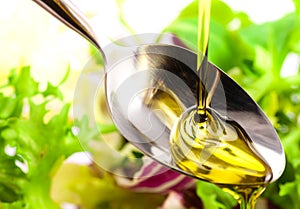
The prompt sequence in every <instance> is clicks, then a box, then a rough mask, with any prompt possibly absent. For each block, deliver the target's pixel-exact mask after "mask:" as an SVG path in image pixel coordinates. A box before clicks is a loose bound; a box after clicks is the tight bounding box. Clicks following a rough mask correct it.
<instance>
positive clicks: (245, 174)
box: [170, 0, 272, 209]
mask: <svg viewBox="0 0 300 209" xmlns="http://www.w3.org/2000/svg"><path fill="white" fill-rule="evenodd" d="M210 7H211V0H199V11H198V13H199V17H198V46H197V48H198V52H197V69H198V75H199V82H198V93H197V96H198V98H197V102H198V103H197V105H196V107H192V108H189V109H188V110H187V111H185V112H184V113H183V114H182V115H181V116H180V117H179V119H178V120H177V122H176V123H175V125H174V126H173V127H172V130H171V135H170V147H171V153H172V157H173V161H174V163H175V164H176V166H178V167H179V168H181V169H182V170H184V171H187V172H188V173H190V174H192V175H194V176H195V177H197V178H199V179H202V180H206V181H209V182H212V183H214V184H217V185H219V186H220V187H221V188H223V189H224V190H225V191H227V192H229V193H230V194H232V195H233V196H234V197H235V198H236V199H237V200H238V201H239V203H240V206H241V208H242V209H254V207H255V202H256V199H257V198H258V197H259V196H260V194H261V193H262V192H263V191H264V189H265V186H266V185H267V184H268V183H269V182H270V181H271V179H272V171H271V168H270V166H269V165H268V164H267V162H265V160H264V159H263V158H262V157H261V156H260V155H259V153H257V152H256V150H255V149H254V146H253V144H252V140H251V139H250V138H249V136H248V135H247V133H246V132H245V131H244V130H243V128H242V127H240V126H239V124H238V123H236V122H235V121H231V120H228V119H225V118H224V117H222V116H221V115H219V114H218V113H217V112H216V111H215V110H213V109H212V108H210V107H209V103H210V99H211V98H212V95H213V93H214V88H211V90H210V91H208V90H207V89H206V88H205V86H206V77H207V76H206V73H207V62H208V61H207V49H208V35H209V21H210Z"/></svg>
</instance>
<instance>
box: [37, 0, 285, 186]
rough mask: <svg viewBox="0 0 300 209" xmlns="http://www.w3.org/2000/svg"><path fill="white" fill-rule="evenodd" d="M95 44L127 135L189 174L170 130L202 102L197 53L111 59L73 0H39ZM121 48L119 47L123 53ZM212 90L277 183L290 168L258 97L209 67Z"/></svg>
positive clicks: (137, 50) (114, 112)
mask: <svg viewBox="0 0 300 209" xmlns="http://www.w3.org/2000/svg"><path fill="white" fill-rule="evenodd" d="M34 2H36V3H38V4H39V5H40V6H42V7H43V8H44V9H45V10H46V11H48V12H50V13H51V14H52V15H54V16H55V17H56V18H58V19H59V20H61V21H62V22H63V23H65V24H66V25H67V26H69V27H70V28H71V29H73V30H74V31H76V32H78V33H79V34H81V35H82V36H84V37H85V38H86V39H87V40H89V41H90V42H91V43H92V44H94V45H95V46H96V47H97V48H98V49H99V52H100V53H101V54H102V56H103V57H104V59H105V73H106V74H105V76H106V78H105V91H106V100H107V104H108V106H109V109H110V113H111V116H112V119H113V121H114V123H115V125H116V126H117V128H118V129H119V131H120V132H121V134H122V135H123V136H124V137H125V138H126V139H127V140H128V141H130V142H131V143H132V144H134V145H135V146H136V147H137V148H139V149H140V150H141V151H143V152H144V153H145V154H146V155H148V156H150V157H151V158H153V159H154V160H156V161H158V162H160V163H162V164H164V165H165V166H167V167H169V168H172V169H174V170H176V171H179V172H181V173H183V174H185V175H189V176H192V177H195V176H194V175H193V174H192V173H188V172H185V171H183V170H181V169H180V168H178V167H177V166H176V165H174V163H173V162H172V157H171V153H170V148H169V136H170V130H171V128H172V126H173V124H174V123H175V121H176V120H177V119H178V117H179V116H180V115H181V114H182V113H183V112H184V111H185V110H186V109H187V108H190V107H191V106H193V105H195V104H196V94H197V87H196V86H197V82H198V80H199V78H198V75H197V73H196V54H195V53H194V52H192V51H190V50H188V49H185V48H182V47H178V46H173V45H162V44H160V45H158V44H150V45H142V46H137V47H128V48H126V47H125V48H122V49H119V50H122V53H121V55H119V56H117V57H112V56H110V52H105V51H103V49H102V48H101V47H100V44H99V43H98V42H97V39H96V36H95V34H94V33H93V31H92V29H91V27H90V26H89V24H88V22H87V21H86V19H85V17H84V16H83V15H82V14H81V13H80V12H79V10H78V9H77V8H76V7H75V6H74V5H73V4H72V3H71V2H70V1H69V0H34ZM117 50H118V49H117ZM108 55H109V56H108ZM207 79H208V82H207V86H206V89H207V90H211V89H214V90H213V92H214V94H213V95H211V103H210V107H211V108H213V109H214V110H215V111H216V112H218V113H219V114H221V115H222V116H223V117H226V118H228V119H230V120H234V121H236V122H237V123H238V124H239V125H240V126H241V127H242V128H243V129H244V130H245V132H246V133H247V134H248V135H249V137H250V138H251V139H252V142H251V143H252V144H253V146H254V147H255V149H256V150H257V151H258V153H259V154H260V155H261V156H262V157H263V158H264V159H265V160H266V162H268V164H269V165H270V167H271V169H272V172H273V177H272V180H271V181H275V180H276V179H278V178H279V177H280V175H281V174H282V172H283V170H284V167H285V155H284V151H283V147H282V144H281V142H280V139H279V137H278V135H277V133H276V131H275V129H274V128H273V126H272V125H271V124H270V122H269V120H268V119H267V117H266V116H265V114H264V113H263V111H262V110H261V109H260V107H259V106H258V105H257V104H256V103H255V102H254V101H253V99H252V98H251V97H250V96H249V95H248V94H247V93H246V92H245V91H244V90H243V89H242V88H241V87H240V86H239V85H238V84H236V83H235V82H234V81H233V80H232V79H231V78H230V77H229V76H227V75H226V74H225V73H224V72H223V71H221V70H220V69H219V68H217V67H216V66H214V65H213V64H211V63H209V65H208V76H207Z"/></svg>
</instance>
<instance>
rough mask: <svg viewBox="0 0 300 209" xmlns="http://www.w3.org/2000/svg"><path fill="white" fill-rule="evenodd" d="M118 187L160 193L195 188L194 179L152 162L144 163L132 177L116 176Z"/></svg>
mask: <svg viewBox="0 0 300 209" xmlns="http://www.w3.org/2000/svg"><path fill="white" fill-rule="evenodd" d="M116 180H117V183H118V185H119V186H121V187H125V188H127V189H130V190H132V191H135V192H147V193H162V194H166V193H168V192H170V191H183V190H186V189H190V188H195V181H196V180H195V179H193V178H191V177H188V176H185V175H182V174H180V173H178V172H176V171H173V170H171V169H169V168H167V167H165V166H163V165H161V164H159V163H157V162H156V161H153V160H148V161H147V162H145V163H144V165H143V166H142V167H141V169H140V170H139V171H138V172H136V173H135V175H134V177H133V178H131V179H129V178H124V177H118V176H116Z"/></svg>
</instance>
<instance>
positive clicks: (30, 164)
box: [0, 67, 81, 209]
mask: <svg viewBox="0 0 300 209" xmlns="http://www.w3.org/2000/svg"><path fill="white" fill-rule="evenodd" d="M17 71H18V70H16V69H15V70H13V71H12V72H11V74H10V76H9V79H8V81H7V85H5V86H4V87H3V88H2V92H1V94H0V104H1V107H2V108H1V111H0V115H1V119H0V169H1V174H0V202H2V203H0V206H1V207H2V208H32V209H35V208H39V209H42V208H47V209H48V208H49V209H52V208H59V206H58V205H57V204H56V203H55V202H53V201H52V199H51V198H50V195H49V192H50V186H51V178H52V176H53V175H54V173H55V172H56V169H57V167H58V166H59V165H60V164H61V163H62V161H63V160H64V159H65V158H66V157H68V156H70V155H71V154H72V153H74V152H77V151H81V146H80V145H79V143H78V141H77V138H76V137H75V136H74V135H73V133H72V124H71V123H70V122H69V107H70V105H69V104H58V105H61V109H60V110H58V111H57V113H54V114H53V113H52V115H51V114H50V115H49V113H50V112H49V110H48V109H47V105H48V104H49V103H50V102H53V101H54V100H55V99H62V97H61V95H62V94H61V93H60V90H59V89H58V86H54V85H52V84H48V87H47V89H46V90H44V91H43V90H40V89H39V88H40V87H39V84H38V82H36V81H35V80H34V79H33V78H32V77H31V75H30V67H23V68H21V69H19V72H17ZM9 148H10V149H11V150H14V151H13V152H11V153H9V152H8V151H7V150H8V149H9Z"/></svg>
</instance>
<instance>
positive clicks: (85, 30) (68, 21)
mask: <svg viewBox="0 0 300 209" xmlns="http://www.w3.org/2000/svg"><path fill="white" fill-rule="evenodd" d="M33 1H34V2H35V3H37V4H38V5H40V6H41V7H42V8H43V9H45V10H46V11H47V12H49V13H50V14H51V15H53V16H54V17H56V18H57V19H58V20H60V21H61V22H62V23H64V24H65V25H66V26H68V27H69V28H71V29H72V30H74V31H75V32H77V33H79V34H80V35H82V36H83V37H84V38H86V39H87V40H88V41H90V42H91V43H92V44H93V45H94V46H95V47H96V48H97V49H99V51H100V52H101V53H102V55H103V57H105V56H104V53H103V51H102V49H101V47H100V44H99V43H98V41H97V40H96V34H95V33H94V31H93V30H92V28H91V26H90V24H89V23H88V21H87V18H86V17H85V16H84V14H83V13H82V12H81V11H80V10H79V9H78V8H77V7H76V6H75V5H74V4H73V3H72V2H71V1H70V0H33Z"/></svg>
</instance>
